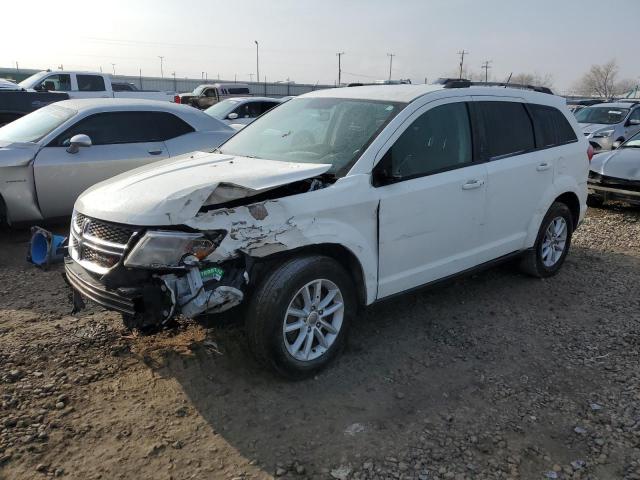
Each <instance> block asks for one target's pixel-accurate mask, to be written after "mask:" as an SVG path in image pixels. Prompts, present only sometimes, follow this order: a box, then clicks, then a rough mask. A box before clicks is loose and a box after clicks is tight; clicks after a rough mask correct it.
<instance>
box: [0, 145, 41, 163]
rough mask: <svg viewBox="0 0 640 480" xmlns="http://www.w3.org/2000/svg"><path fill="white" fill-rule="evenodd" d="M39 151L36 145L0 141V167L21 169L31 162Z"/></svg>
mask: <svg viewBox="0 0 640 480" xmlns="http://www.w3.org/2000/svg"><path fill="white" fill-rule="evenodd" d="M39 149H40V145H38V144H36V143H11V142H6V141H2V140H0V167H22V166H25V165H28V164H29V162H31V160H33V159H34V158H35V156H36V153H38V150H39Z"/></svg>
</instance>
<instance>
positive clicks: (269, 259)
mask: <svg viewBox="0 0 640 480" xmlns="http://www.w3.org/2000/svg"><path fill="white" fill-rule="evenodd" d="M303 255H324V256H327V257H329V258H332V259H334V260H335V261H337V262H338V263H339V264H340V265H342V266H343V267H344V269H345V271H346V272H347V274H348V275H349V276H350V277H351V279H352V280H353V286H354V288H355V291H356V294H357V297H358V303H359V304H360V306H364V305H366V304H367V294H368V292H367V282H366V278H365V273H364V269H363V267H362V264H361V263H360V260H359V259H358V257H357V256H356V255H355V253H353V251H351V250H350V249H349V248H347V247H345V246H344V245H342V244H339V243H320V244H312V245H304V246H301V247H297V248H293V249H291V250H286V251H282V252H278V253H274V254H271V255H268V256H266V257H260V258H255V261H256V263H257V264H258V265H259V269H260V270H259V271H258V272H257V274H258V275H259V276H262V275H263V274H264V273H265V270H270V269H271V268H273V267H274V266H275V265H277V264H279V263H282V262H283V261H285V260H288V259H290V258H293V257H298V256H303Z"/></svg>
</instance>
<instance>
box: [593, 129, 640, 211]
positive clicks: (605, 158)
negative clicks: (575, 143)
mask: <svg viewBox="0 0 640 480" xmlns="http://www.w3.org/2000/svg"><path fill="white" fill-rule="evenodd" d="M607 200H620V201H624V202H627V203H630V204H632V205H640V132H639V133H636V134H635V135H634V136H633V137H631V138H630V139H629V140H627V141H626V142H624V143H623V144H621V145H620V146H619V147H618V148H616V149H615V150H613V151H612V152H603V153H599V154H598V155H596V156H595V157H593V160H592V161H591V168H590V169H589V199H588V203H589V205H590V206H592V207H600V206H602V204H603V203H604V202H606V201H607Z"/></svg>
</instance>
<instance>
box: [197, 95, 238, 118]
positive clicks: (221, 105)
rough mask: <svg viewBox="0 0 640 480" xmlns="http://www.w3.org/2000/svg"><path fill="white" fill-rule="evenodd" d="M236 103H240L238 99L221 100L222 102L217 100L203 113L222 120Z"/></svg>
mask: <svg viewBox="0 0 640 480" xmlns="http://www.w3.org/2000/svg"><path fill="white" fill-rule="evenodd" d="M238 103H240V102H239V101H238V100H230V99H227V100H223V101H222V102H218V103H216V104H215V105H214V106H212V107H209V108H207V109H206V110H205V111H204V113H206V114H207V115H211V116H212V117H213V118H217V119H219V120H222V119H223V118H224V117H226V116H227V114H228V113H229V111H230V110H231V109H232V108H233V107H234V106H235V105H237V104H238Z"/></svg>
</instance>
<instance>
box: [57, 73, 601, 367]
mask: <svg viewBox="0 0 640 480" xmlns="http://www.w3.org/2000/svg"><path fill="white" fill-rule="evenodd" d="M592 150H593V149H592V148H591V147H590V146H589V145H588V143H587V141H586V139H585V138H584V136H583V135H582V132H581V131H580V127H579V126H578V123H577V122H576V120H575V118H574V117H573V115H571V114H570V113H569V111H568V110H567V109H566V107H565V100H564V99H563V98H560V97H556V96H554V95H549V94H543V93H538V92H532V91H527V90H516V89H512V88H496V87H467V88H445V87H444V86H433V85H383V86H371V87H354V88H337V89H330V90H321V91H316V92H312V93H309V94H305V95H302V96H300V97H297V98H295V99H292V100H290V101H288V102H286V103H284V104H282V105H280V106H279V107H277V108H274V109H273V110H271V111H269V112H268V113H266V114H265V115H263V116H261V117H260V118H259V119H257V120H256V121H255V122H253V123H251V124H250V125H248V126H247V127H245V128H244V129H242V130H240V131H239V132H238V133H236V134H235V135H234V136H233V137H231V138H230V139H229V140H228V141H227V142H225V143H224V144H222V145H221V146H220V147H219V148H218V149H217V150H216V151H215V152H214V153H198V154H196V155H193V156H183V157H181V158H179V159H175V160H172V161H165V162H162V163H158V164H154V165H149V166H146V167H141V168H139V169H137V170H135V171H133V172H129V174H127V175H120V176H118V177H115V178H112V179H110V180H107V181H105V182H102V183H100V184H98V185H95V186H93V187H92V188H90V189H89V190H87V191H86V192H84V193H83V194H82V195H81V196H80V197H79V198H78V201H77V202H76V204H75V207H74V208H75V213H74V216H73V218H72V222H71V224H72V225H71V230H70V237H69V238H70V241H69V253H70V258H69V259H67V260H66V261H65V271H66V275H67V279H68V280H69V283H70V284H71V285H72V286H73V289H74V290H75V293H74V302H75V304H76V306H77V307H78V308H82V306H83V300H82V297H84V298H88V299H91V300H93V301H95V302H97V303H99V304H101V305H103V306H105V307H106V308H108V309H111V310H116V311H120V312H121V313H123V318H124V321H125V324H126V325H127V326H129V327H130V328H149V327H153V326H155V327H158V326H161V325H165V324H166V323H167V322H169V321H171V319H172V318H174V316H175V315H178V314H182V315H184V316H186V317H193V316H196V315H198V314H201V313H204V312H208V313H215V312H220V311H223V310H226V309H229V308H232V307H234V306H236V305H239V304H241V303H244V304H245V305H246V310H245V311H244V312H243V314H242V317H243V318H244V319H246V328H247V338H248V340H249V344H250V346H251V348H252V350H253V352H254V353H255V354H256V356H257V357H258V358H259V359H260V363H261V364H262V365H265V366H269V367H272V368H274V369H275V370H276V371H278V372H280V373H282V374H284V375H286V376H289V377H295V378H300V377H305V376H310V375H313V374H314V373H315V372H317V371H318V370H320V369H321V368H323V367H325V366H326V365H327V364H328V363H329V362H330V361H331V360H332V359H333V358H335V357H336V355H337V354H338V353H339V352H340V350H341V348H342V347H343V346H344V344H345V341H346V336H347V331H348V329H349V324H350V323H351V322H352V321H353V320H354V318H355V316H356V313H357V310H358V307H359V305H368V304H371V303H373V302H375V301H377V300H381V299H383V298H386V297H389V296H391V295H395V294H398V293H401V292H404V291H407V290H410V289H412V288H416V287H418V286H421V285H425V284H430V283H433V282H436V281H438V280H441V279H444V278H448V277H451V276H454V275H459V274H462V273H465V272H469V271H472V270H474V269H477V268H481V267H486V266H488V265H491V264H494V263H496V262H497V261H501V260H505V259H513V258H520V261H521V266H522V268H523V270H524V271H525V272H527V273H529V274H531V275H534V276H538V277H549V276H552V275H554V274H556V273H557V272H558V271H559V269H560V268H561V266H562V264H563V261H564V259H565V258H566V255H567V253H568V251H569V246H570V243H571V236H572V233H573V231H574V230H575V228H576V227H577V226H578V225H579V224H580V221H581V220H582V218H583V217H584V214H585V212H586V199H587V172H588V163H589V160H590V152H592ZM87 232H97V233H96V234H92V233H87ZM114 235H115V236H117V240H115V241H113V242H112V244H111V245H110V249H109V252H108V253H106V254H101V253H100V252H101V248H102V247H101V245H102V241H103V240H104V239H107V238H114V237H113V236H114ZM381 341H384V340H381Z"/></svg>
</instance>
